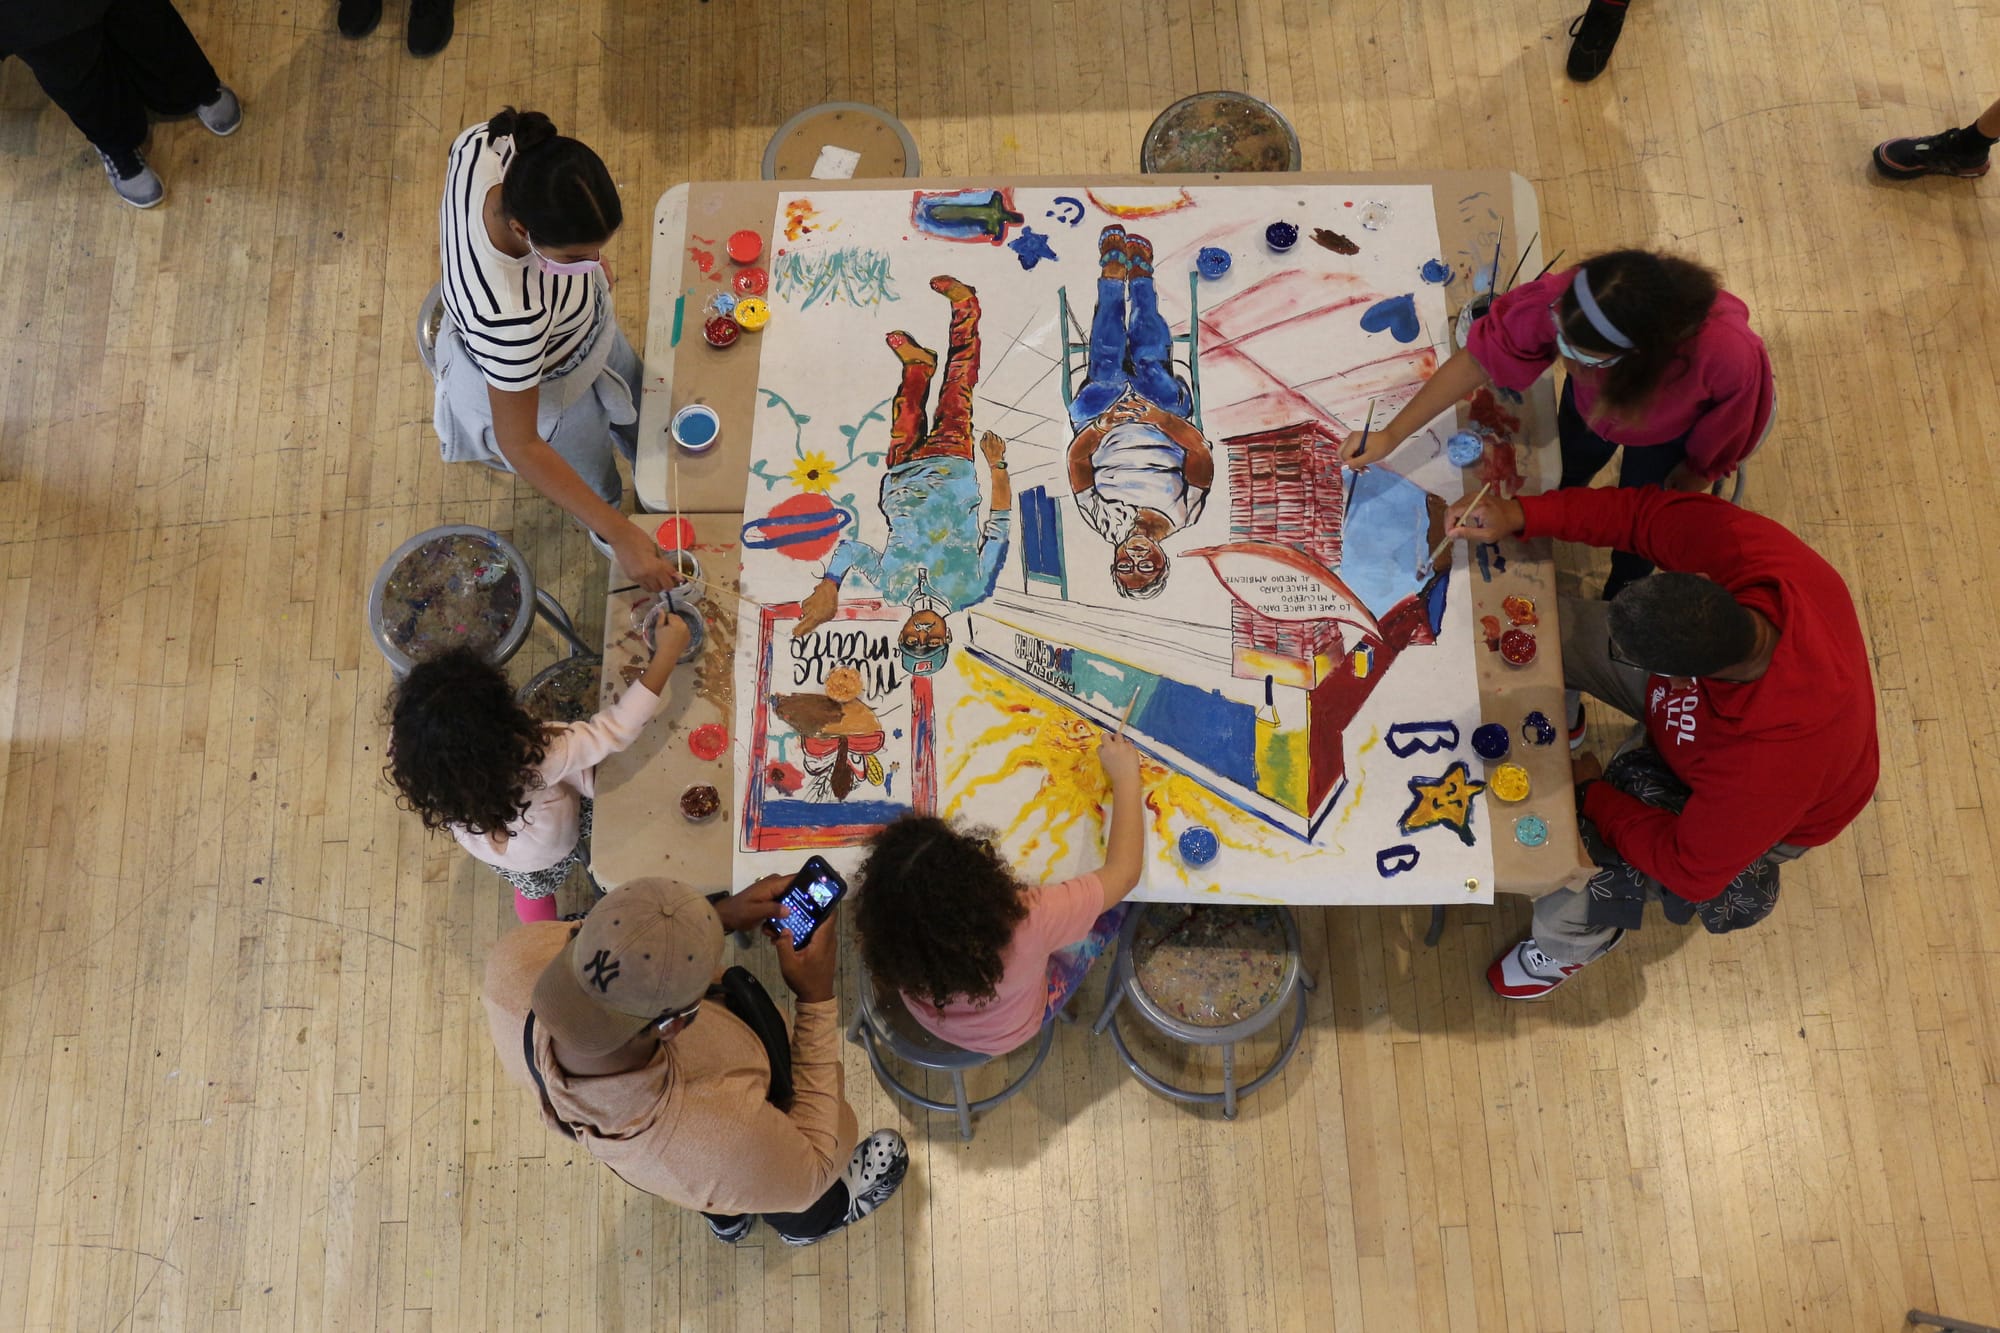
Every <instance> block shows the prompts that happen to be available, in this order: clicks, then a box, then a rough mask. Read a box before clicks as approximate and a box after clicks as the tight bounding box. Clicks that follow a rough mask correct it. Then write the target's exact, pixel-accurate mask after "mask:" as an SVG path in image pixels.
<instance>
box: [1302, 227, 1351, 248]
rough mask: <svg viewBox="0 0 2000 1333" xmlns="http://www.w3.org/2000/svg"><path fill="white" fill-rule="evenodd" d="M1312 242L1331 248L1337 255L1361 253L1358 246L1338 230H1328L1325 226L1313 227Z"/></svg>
mask: <svg viewBox="0 0 2000 1333" xmlns="http://www.w3.org/2000/svg"><path fill="white" fill-rule="evenodd" d="M1313 244H1315V245H1318V246H1322V247H1324V248H1325V249H1328V250H1331V251H1333V252H1334V253H1335V254H1337V255H1358V254H1360V253H1361V247H1360V246H1358V245H1356V244H1355V243H1354V242H1353V241H1350V240H1348V239H1347V238H1346V237H1345V236H1342V235H1341V234H1340V233H1339V232H1337V231H1328V230H1327V229H1326V228H1325V227H1314V228H1313Z"/></svg>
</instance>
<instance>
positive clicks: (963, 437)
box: [792, 276, 1014, 676]
mask: <svg viewBox="0 0 2000 1333" xmlns="http://www.w3.org/2000/svg"><path fill="white" fill-rule="evenodd" d="M931 290H932V291H934V292H936V293H937V294H938V295H940V296H942V297H944V298H945V299H946V300H948V301H950V302H951V332H950V335H949V338H950V341H949V342H948V343H947V345H946V351H945V361H944V379H943V382H942V383H941V384H940V385H939V386H938V392H937V414H936V416H935V417H934V418H932V417H930V415H929V410H928V409H929V405H930V397H931V383H932V380H933V379H934V378H936V376H937V369H938V356H937V353H936V352H933V351H932V350H930V349H929V348H927V347H925V346H923V345H922V344H920V343H918V342H917V340H916V338H915V337H914V336H912V335H911V334H909V333H906V332H904V331H902V330H901V329H898V330H897V331H896V332H894V333H891V334H889V335H888V338H887V342H888V344H889V350H890V351H892V352H894V353H895V354H896V359H897V360H898V361H900V362H901V363H902V367H903V371H902V381H901V383H900V384H899V385H898V387H897V389H896V399H895V403H894V407H893V411H892V416H891V419H890V424H889V453H888V457H887V459H886V460H885V462H886V465H887V470H886V471H885V472H884V473H883V474H882V497H881V503H882V516H883V517H884V518H886V519H887V520H888V521H889V535H888V538H887V539H886V540H885V541H884V542H883V543H882V545H881V547H880V548H877V547H873V546H870V545H868V544H867V543H866V542H863V541H861V540H860V539H859V538H849V539H847V540H846V541H843V542H841V543H840V545H839V546H837V547H835V548H834V551H833V556H832V558H831V559H829V560H828V562H827V567H826V574H825V576H824V577H823V578H822V579H821V580H820V584H819V586H818V587H817V588H815V589H813V591H812V594H811V595H810V596H808V597H807V598H806V599H805V602H804V604H803V606H802V607H801V610H802V612H803V614H802V615H801V616H800V617H799V622H798V625H797V626H796V627H795V628H794V629H793V630H792V634H793V636H794V637H802V636H804V635H806V634H810V633H812V631H814V630H816V629H818V628H819V627H820V626H821V625H824V624H825V623H826V622H827V621H829V620H831V619H832V618H833V614H834V612H835V610H837V609H838V607H839V604H840V589H841V585H842V583H843V582H844V581H845V580H846V578H847V576H848V575H850V574H857V575H859V576H860V577H861V578H862V579H864V580H865V581H866V582H868V583H869V584H871V585H873V586H874V588H875V589H876V591H878V592H879V593H880V594H881V595H882V597H883V599H884V600H886V601H890V602H895V603H898V604H900V605H903V606H908V607H909V608H910V616H909V619H908V620H906V621H904V623H903V628H902V630H901V631H900V632H899V633H898V635H897V648H898V649H899V650H900V652H901V655H902V661H903V669H904V670H905V671H907V672H908V673H909V674H910V675H913V676H927V675H931V674H934V673H935V672H936V671H937V670H938V669H939V668H940V667H942V666H943V665H944V662H945V658H946V656H947V655H948V654H949V652H950V650H951V627H950V626H949V625H948V624H947V623H946V622H945V616H946V615H947V614H949V613H950V612H953V611H963V610H964V609H966V608H967V607H969V606H974V605H977V604H978V603H979V602H982V601H984V600H985V599H986V598H987V597H989V596H991V595H992V592H993V587H994V584H995V583H996V582H997V581H998V579H999V577H1000V569H1001V567H1002V565H1004V564H1005V562H1006V559H1007V537H1008V523H1009V518H1010V516H1011V512H1012V509H1013V505H1014V493H1013V490H1012V488H1011V487H1010V486H1009V485H1008V482H1007V442H1006V441H1005V440H1002V439H1001V438H1000V437H999V436H998V435H995V434H994V433H993V432H992V431H987V432H986V433H985V434H984V435H982V436H981V437H980V440H979V453H980V455H981V456H983V457H984V458H985V460H986V467H987V472H988V475H989V477H990V479H991V484H992V489H993V504H992V508H991V509H990V511H988V513H987V515H986V519H985V521H984V522H983V523H982V522H981V521H980V510H981V508H982V501H981V497H980V494H979V475H978V468H977V464H976V463H975V462H974V459H973V450H972V391H973V388H974V387H975V386H976V385H977V384H978V382H979V295H978V293H977V292H975V291H973V289H972V288H970V287H968V286H966V285H965V284H964V283H962V282H960V281H959V280H958V279H957V278H953V277H949V276H940V277H936V278H932V279H931Z"/></svg>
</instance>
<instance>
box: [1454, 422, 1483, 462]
mask: <svg viewBox="0 0 2000 1333" xmlns="http://www.w3.org/2000/svg"><path fill="white" fill-rule="evenodd" d="M1485 453H1486V441H1484V440H1482V439H1480V438H1479V436H1478V435H1476V434H1474V433H1473V432H1471V431H1469V430H1462V431H1458V432H1457V433H1455V434H1454V435H1453V436H1452V437H1451V438H1450V439H1448V440H1446V441H1445V442H1444V454H1445V457H1446V458H1449V459H1450V460H1451V465H1452V466H1453V467H1471V466H1472V465H1473V464H1474V463H1477V462H1478V461H1479V460H1480V458H1481V457H1482V456H1484V455H1485Z"/></svg>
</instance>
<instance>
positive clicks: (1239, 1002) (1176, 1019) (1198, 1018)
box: [1095, 903, 1313, 1120]
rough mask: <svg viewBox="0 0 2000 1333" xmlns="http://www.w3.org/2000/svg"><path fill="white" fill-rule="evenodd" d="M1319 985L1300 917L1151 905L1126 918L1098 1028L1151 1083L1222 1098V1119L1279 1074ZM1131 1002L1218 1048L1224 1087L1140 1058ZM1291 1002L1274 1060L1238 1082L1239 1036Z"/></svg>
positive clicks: (1186, 1096)
mask: <svg viewBox="0 0 2000 1333" xmlns="http://www.w3.org/2000/svg"><path fill="white" fill-rule="evenodd" d="M1312 984H1313V983H1312V978H1311V977H1310V976H1309V975H1307V973H1306V971H1305V968H1304V966H1303V965H1302V963H1301V960H1300V941H1299V928H1298V923H1297V922H1296V921H1295V920H1294V919H1293V917H1292V914H1291V912H1290V911H1289V910H1287V909H1286V908H1283V907H1222V906H1208V905H1205V904H1204V905H1194V906H1189V905H1186V904H1178V903H1149V904H1147V905H1145V906H1144V907H1142V908H1140V909H1139V910H1138V911H1135V912H1133V913H1131V914H1130V915H1128V916H1127V917H1126V918H1125V927H1124V930H1123V931H1122V932H1121V933H1120V937H1119V941H1118V961H1117V964H1116V967H1115V970H1114V971H1113V973H1112V978H1111V992H1110V994H1109V995H1108V996H1107V997H1106V1001H1105V1006H1104V1011H1103V1013H1101V1014H1100V1015H1098V1019H1097V1023H1096V1025H1095V1026H1096V1030H1097V1031H1099V1032H1103V1031H1105V1030H1106V1029H1109V1030H1110V1033H1111V1040H1112V1044H1113V1045H1114V1046H1116V1047H1117V1050H1118V1058H1119V1059H1121V1060H1123V1061H1124V1062H1125V1067H1126V1068H1127V1069H1130V1070H1131V1071H1132V1073H1133V1074H1134V1075H1136V1076H1137V1077H1138V1079H1139V1081H1140V1082H1142V1083H1144V1084H1145V1085H1146V1086H1147V1087H1149V1088H1151V1089H1153V1091H1155V1092H1157V1093H1159V1094H1161V1095H1162V1096H1165V1097H1172V1098H1174V1099H1175V1100H1177V1101H1184V1102H1195V1103H1216V1102H1220V1103H1221V1104H1222V1114H1223V1116H1224V1117H1225V1118H1226V1119H1230V1120H1234V1119H1235V1118H1236V1103H1237V1099H1238V1098H1239V1097H1244V1096H1248V1095H1249V1094H1250V1093H1252V1092H1255V1091H1256V1090H1257V1089H1258V1088H1261V1087H1263V1086H1264V1084H1266V1083H1268V1082H1270V1081H1271V1079H1273V1078H1275V1077H1276V1076H1277V1074H1278V1073H1279V1071H1280V1070H1282V1069H1283V1068H1284V1067H1285V1065H1286V1063H1287V1062H1288V1061H1290V1060H1291V1058H1292V1055H1293V1053H1294V1052H1296V1051H1297V1050H1298V1045H1299V1041H1300V1039H1301V1037H1303V1036H1304V1034H1305V1025H1306V992H1307V991H1309V990H1311V989H1312ZM1128 1001H1129V1002H1130V1003H1131V1005H1132V1006H1133V1007H1134V1008H1135V1009H1137V1010H1138V1011H1139V1012H1140V1013H1141V1014H1142V1015H1144V1017H1145V1019H1146V1021H1147V1022H1148V1023H1151V1024H1152V1025H1153V1027H1154V1028H1156V1029H1158V1030H1159V1031H1160V1032H1162V1033H1164V1034H1166V1035H1167V1036H1169V1037H1172V1038H1174V1039H1176V1040H1178V1041H1184V1042H1188V1043H1190V1044H1192V1045H1197V1046H1220V1047H1221V1048H1222V1090H1221V1091H1220V1092H1201V1091H1196V1090H1194V1089H1190V1088H1182V1087H1178V1086H1176V1085H1174V1084H1171V1083H1168V1082H1167V1081H1166V1080H1164V1079H1162V1078H1160V1077H1159V1076H1158V1075H1156V1074H1154V1073H1152V1072H1151V1071H1149V1070H1148V1069H1146V1068H1145V1066H1143V1065H1141V1064H1140V1063H1139V1061H1138V1058H1137V1057H1136V1056H1134V1055H1133V1054H1132V1050H1131V1048H1130V1047H1129V1046H1128V1045H1127V1044H1126V1041H1125V1036H1124V1033H1123V1032H1121V1031H1120V1030H1119V1027H1118V1022H1117V1018H1118V1006H1119V1005H1120V1004H1121V1003H1125V1002H1128ZM1289 1001H1296V1004H1295V1005H1294V1004H1290V1003H1288V1002H1289ZM1288 1008H1295V1009H1296V1017H1295V1021H1294V1022H1293V1025H1292V1030H1291V1033H1290V1035H1289V1036H1288V1037H1287V1038H1286V1040H1285V1044H1284V1047H1283V1049H1281V1050H1280V1051H1279V1053H1278V1057H1277V1059H1275V1060H1274V1061H1272V1063H1271V1065H1270V1067H1269V1068H1267V1069H1265V1070H1264V1072H1263V1073H1261V1074H1259V1075H1258V1076H1257V1077H1256V1078H1254V1079H1252V1080H1251V1081H1250V1082H1249V1083H1247V1084H1245V1085H1243V1087H1241V1088H1240V1089H1239V1088H1238V1087H1237V1086H1236V1052H1235V1048H1236V1043H1238V1042H1240V1041H1244V1040H1246V1039H1248V1038H1250V1037H1252V1036H1254V1035H1256V1034H1257V1033H1259V1032H1261V1031H1263V1030H1264V1029H1265V1028H1267V1027H1269V1026H1271V1025H1272V1024H1273V1023H1275V1022H1277V1021H1278V1019H1279V1018H1280V1017H1282V1016H1283V1015H1284V1013H1285V1011H1286V1010H1287V1009H1288Z"/></svg>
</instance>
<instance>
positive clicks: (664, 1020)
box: [653, 1000, 701, 1028]
mask: <svg viewBox="0 0 2000 1333" xmlns="http://www.w3.org/2000/svg"><path fill="white" fill-rule="evenodd" d="M700 1012H701V1001H700V1000H696V1001H695V1002H694V1003H693V1004H691V1005H689V1006H688V1007H687V1008H685V1009H669V1010H667V1011H666V1012H665V1013H663V1014H661V1015H660V1016H659V1017H658V1018H656V1019H654V1020H653V1026H654V1027H656V1028H663V1027H671V1026H672V1025H673V1024H675V1023H679V1022H681V1021H682V1020H683V1019H685V1020H686V1021H687V1022H689V1023H693V1022H694V1016H695V1015H696V1014H698V1013H700Z"/></svg>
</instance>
